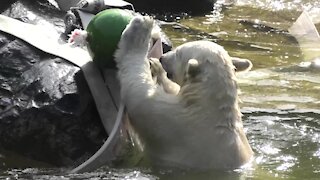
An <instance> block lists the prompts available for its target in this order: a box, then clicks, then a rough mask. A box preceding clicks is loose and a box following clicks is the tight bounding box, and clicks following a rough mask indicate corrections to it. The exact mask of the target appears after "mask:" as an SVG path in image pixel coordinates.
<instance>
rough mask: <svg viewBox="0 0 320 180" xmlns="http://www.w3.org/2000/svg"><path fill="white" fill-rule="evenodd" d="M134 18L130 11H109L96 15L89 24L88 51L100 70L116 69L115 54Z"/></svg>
mask: <svg viewBox="0 0 320 180" xmlns="http://www.w3.org/2000/svg"><path fill="white" fill-rule="evenodd" d="M132 18H133V15H132V14H131V13H130V12H129V11H126V10H121V9H107V10H104V11H101V12H100V13H98V14H97V15H95V17H94V18H93V19H92V20H91V21H90V23H89V24H88V27H87V29H86V31H87V32H88V39H87V40H88V50H89V53H90V54H91V56H92V58H93V61H94V62H95V63H96V64H97V65H98V67H99V68H101V69H103V68H114V67H115V62H114V60H113V59H114V57H113V54H114V52H115V50H116V49H117V48H118V43H119V41H120V38H121V34H122V32H123V30H124V29H125V28H126V26H127V25H128V24H129V22H130V20H131V19H132Z"/></svg>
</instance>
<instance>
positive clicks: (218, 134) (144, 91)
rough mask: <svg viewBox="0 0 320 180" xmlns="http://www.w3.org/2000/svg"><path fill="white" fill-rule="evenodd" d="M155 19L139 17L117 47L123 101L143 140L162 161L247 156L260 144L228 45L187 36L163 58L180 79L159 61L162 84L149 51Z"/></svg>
mask: <svg viewBox="0 0 320 180" xmlns="http://www.w3.org/2000/svg"><path fill="white" fill-rule="evenodd" d="M152 27H153V20H151V19H150V18H148V17H142V16H138V17H135V18H133V20H132V21H131V22H130V23H129V25H128V26H127V27H126V29H125V30H124V32H123V34H122V38H121V40H120V42H119V44H118V47H119V48H118V50H117V51H116V53H115V61H116V62H117V67H118V69H119V72H118V75H119V80H120V84H121V96H122V101H123V102H124V103H125V105H126V107H127V111H128V114H129V117H130V119H131V123H132V125H133V126H134V128H135V129H136V131H137V132H138V134H139V136H140V137H141V138H142V140H143V142H144V155H145V158H146V159H148V160H149V162H150V163H151V164H152V165H153V166H156V167H170V168H187V169H189V168H191V169H201V170H207V169H234V168H238V167H240V166H241V165H243V164H245V163H247V162H248V161H249V160H250V159H251V157H252V155H253V152H252V150H251V147H250V145H249V143H248V140H247V138H246V135H245V133H244V130H243V125H242V120H241V113H240V110H239V107H238V94H237V82H236V77H235V74H234V66H233V64H232V61H231V58H230V57H229V55H228V53H227V52H226V51H225V50H224V49H223V48H222V47H221V46H219V45H217V44H215V43H212V42H207V41H198V42H190V43H186V44H184V45H182V46H180V47H178V48H176V50H174V51H172V52H170V53H167V54H165V55H164V56H163V58H161V61H162V63H163V65H164V67H165V69H168V70H169V71H170V72H171V73H172V76H173V80H174V81H175V83H173V82H170V80H169V79H167V78H166V76H165V71H164V70H163V69H162V67H161V68H160V69H159V67H158V74H157V75H158V80H159V82H158V83H160V85H159V84H158V83H157V81H155V80H154V79H153V77H152V74H151V71H150V61H149V60H148V59H147V53H148V48H149V41H150V34H151V29H152ZM151 62H155V63H157V62H156V60H152V61H151ZM152 64H153V65H154V63H151V65H152ZM161 83H162V85H161ZM168 83H169V85H168ZM171 83H173V84H171ZM163 85H165V87H163Z"/></svg>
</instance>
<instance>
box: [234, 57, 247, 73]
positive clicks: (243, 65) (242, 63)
mask: <svg viewBox="0 0 320 180" xmlns="http://www.w3.org/2000/svg"><path fill="white" fill-rule="evenodd" d="M231 60H232V64H233V65H234V67H235V68H236V72H240V71H249V70H250V69H251V68H252V63H251V61H250V60H249V59H242V58H238V57H231Z"/></svg>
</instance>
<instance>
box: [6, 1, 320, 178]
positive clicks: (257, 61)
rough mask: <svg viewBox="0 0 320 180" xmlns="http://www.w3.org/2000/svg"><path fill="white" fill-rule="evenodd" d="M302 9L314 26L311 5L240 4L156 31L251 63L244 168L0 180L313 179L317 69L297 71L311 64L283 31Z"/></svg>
mask: <svg viewBox="0 0 320 180" xmlns="http://www.w3.org/2000/svg"><path fill="white" fill-rule="evenodd" d="M220 2H222V1H220ZM229 2H232V1H229ZM302 9H304V10H306V11H308V12H309V13H310V15H311V17H312V18H313V21H314V22H319V21H320V18H319V17H320V2H319V1H317V0H249V1H245V0H239V1H238V3H235V4H233V5H231V6H222V5H219V6H217V7H216V8H215V10H214V11H213V12H212V13H208V14H207V15H205V16H200V17H197V16H193V17H190V16H178V17H175V22H177V23H168V24H166V25H164V26H163V29H164V31H165V32H166V33H167V34H168V36H169V38H170V39H171V40H172V41H173V44H174V46H177V45H179V44H182V43H184V42H187V41H191V40H200V39H207V40H211V41H214V42H217V43H219V44H221V45H223V46H224V47H225V48H226V49H227V50H228V51H229V53H230V54H231V55H232V56H238V57H242V58H247V59H250V60H251V61H252V62H253V65H254V68H253V69H252V71H250V72H246V73H241V74H238V77H239V85H240V89H241V94H240V97H241V100H242V103H241V104H240V106H241V110H242V112H243V114H244V117H243V121H244V126H245V128H246V133H247V136H248V139H249V141H250V144H251V146H252V148H253V150H254V152H255V159H254V160H253V163H252V164H251V165H250V166H249V167H245V168H244V169H239V170H236V171H231V172H215V171H211V172H180V171H179V172H177V171H168V170H166V171H160V172H158V171H157V172H154V171H151V170H149V169H109V168H102V169H99V170H97V171H95V172H92V173H86V174H78V175H65V174H63V172H66V171H67V169H47V168H34V169H32V168H27V169H25V168H22V169H9V170H5V171H1V172H0V179H2V178H7V179H32V178H33V179H142V180H144V179H175V180H176V179H184V180H185V179H232V180H233V179H241V180H242V179H319V177H320V109H319V107H320V93H319V92H320V76H319V74H320V70H310V69H305V68H299V66H298V64H299V63H301V62H303V61H309V60H310V59H306V57H305V56H304V54H303V53H302V52H301V50H300V47H299V44H298V43H297V41H296V40H295V39H294V38H293V37H292V36H291V35H290V34H288V32H287V29H288V28H289V27H290V26H291V25H292V23H293V22H294V21H295V20H296V18H297V17H298V16H299V15H300V13H301V10H302ZM316 26H317V28H318V30H320V25H319V24H318V25H316ZM319 52H320V50H319Z"/></svg>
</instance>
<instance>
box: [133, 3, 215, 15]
mask: <svg viewBox="0 0 320 180" xmlns="http://www.w3.org/2000/svg"><path fill="white" fill-rule="evenodd" d="M127 1H128V2H130V3H132V4H133V6H134V7H135V9H136V10H137V11H143V12H152V13H163V12H171V13H176V12H178V13H181V12H188V13H192V14H200V13H207V12H210V11H212V10H213V5H214V3H215V2H216V0H198V1H197V0H127Z"/></svg>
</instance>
